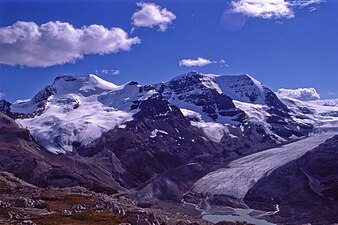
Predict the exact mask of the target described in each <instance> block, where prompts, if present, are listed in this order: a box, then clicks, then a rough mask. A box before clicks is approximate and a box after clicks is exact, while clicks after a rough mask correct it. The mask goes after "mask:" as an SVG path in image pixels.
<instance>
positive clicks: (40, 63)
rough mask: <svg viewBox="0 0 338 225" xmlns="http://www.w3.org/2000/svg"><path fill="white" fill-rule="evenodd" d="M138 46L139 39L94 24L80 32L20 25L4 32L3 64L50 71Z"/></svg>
mask: <svg viewBox="0 0 338 225" xmlns="http://www.w3.org/2000/svg"><path fill="white" fill-rule="evenodd" d="M138 43H140V39H139V38H138V37H128V34H127V33H126V32H125V31H124V30H122V29H121V28H115V27H113V28H110V29H108V28H105V27H103V26H101V25H96V24H94V25H90V26H83V27H81V28H79V29H77V28H74V27H73V26H72V25H71V24H69V23H64V22H59V21H55V22H54V21H51V22H48V23H45V24H42V25H37V24H36V23H34V22H21V21H18V22H16V23H15V24H13V25H11V26H7V27H1V28H0V49H1V51H0V64H7V65H22V66H28V67H48V66H53V65H60V64H64V63H68V62H74V61H76V60H78V59H81V58H83V57H84V55H89V54H99V55H105V54H110V53H116V52H119V51H128V50H130V49H131V47H132V45H134V44H138Z"/></svg>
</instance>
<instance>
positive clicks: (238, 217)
mask: <svg viewBox="0 0 338 225" xmlns="http://www.w3.org/2000/svg"><path fill="white" fill-rule="evenodd" d="M233 210H234V211H235V212H234V214H231V215H204V216H203V217H202V219H203V220H206V221H208V222H211V223H218V222H221V221H223V220H227V221H232V222H235V221H244V222H247V223H253V224H256V225H276V224H274V223H270V222H268V221H266V220H264V219H258V218H255V217H253V216H250V213H251V212H253V210H252V209H233Z"/></svg>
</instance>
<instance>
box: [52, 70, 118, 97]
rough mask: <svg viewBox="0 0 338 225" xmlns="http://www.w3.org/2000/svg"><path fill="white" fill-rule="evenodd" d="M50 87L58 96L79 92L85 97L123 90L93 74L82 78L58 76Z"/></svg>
mask: <svg viewBox="0 0 338 225" xmlns="http://www.w3.org/2000/svg"><path fill="white" fill-rule="evenodd" d="M52 86H53V89H54V90H55V93H56V94H59V95H61V94H67V93H78V92H79V93H81V94H82V95H85V96H88V95H92V94H99V93H102V92H104V91H113V90H119V89H121V88H123V87H121V86H118V85H115V84H113V83H110V82H108V81H105V80H103V79H101V78H99V77H97V76H96V75H93V74H89V75H88V76H84V77H75V76H60V77H57V78H56V79H55V81H54V83H53V85H52Z"/></svg>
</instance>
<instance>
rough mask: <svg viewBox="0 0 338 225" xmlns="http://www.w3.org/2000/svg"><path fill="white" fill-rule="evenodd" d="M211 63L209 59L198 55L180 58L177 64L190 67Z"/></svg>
mask: <svg viewBox="0 0 338 225" xmlns="http://www.w3.org/2000/svg"><path fill="white" fill-rule="evenodd" d="M211 63H212V61H210V60H209V59H205V58H202V57H198V58H197V59H182V60H180V62H179V65H180V66H187V67H192V66H206V65H209V64H211Z"/></svg>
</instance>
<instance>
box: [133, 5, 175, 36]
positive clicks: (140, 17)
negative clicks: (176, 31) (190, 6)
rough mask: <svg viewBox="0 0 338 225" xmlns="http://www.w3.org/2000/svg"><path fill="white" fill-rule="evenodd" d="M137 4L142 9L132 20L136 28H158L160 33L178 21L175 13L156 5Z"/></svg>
mask: <svg viewBox="0 0 338 225" xmlns="http://www.w3.org/2000/svg"><path fill="white" fill-rule="evenodd" d="M136 4H137V6H139V7H141V9H140V10H138V11H136V12H135V13H134V14H133V16H132V18H131V19H132V24H133V25H134V26H135V27H154V26H158V27H159V30H160V31H165V30H166V29H167V28H168V25H169V24H171V23H172V21H173V20H175V19H176V16H175V14H174V13H172V12H170V11H168V10H167V9H166V8H161V7H160V6H159V5H156V4H154V3H146V2H138V3H136Z"/></svg>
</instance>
